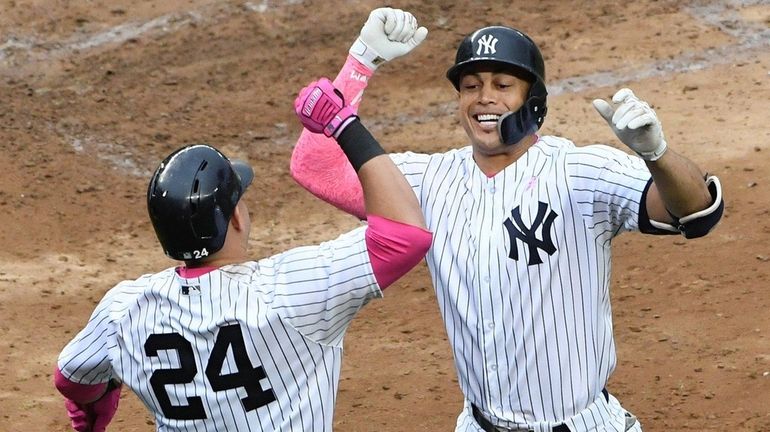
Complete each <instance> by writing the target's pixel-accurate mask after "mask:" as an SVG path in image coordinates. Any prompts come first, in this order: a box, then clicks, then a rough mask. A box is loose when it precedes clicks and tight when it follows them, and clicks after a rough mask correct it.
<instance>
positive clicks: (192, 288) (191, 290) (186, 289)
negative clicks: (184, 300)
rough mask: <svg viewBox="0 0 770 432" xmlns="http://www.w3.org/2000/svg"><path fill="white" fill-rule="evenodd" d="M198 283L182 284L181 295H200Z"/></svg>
mask: <svg viewBox="0 0 770 432" xmlns="http://www.w3.org/2000/svg"><path fill="white" fill-rule="evenodd" d="M200 293H201V287H200V285H182V295H200Z"/></svg>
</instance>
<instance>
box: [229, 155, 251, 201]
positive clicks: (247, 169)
mask: <svg viewBox="0 0 770 432" xmlns="http://www.w3.org/2000/svg"><path fill="white" fill-rule="evenodd" d="M230 164H231V165H232V166H233V171H235V174H237V175H238V179H239V180H240V181H241V192H242V193H243V192H246V188H247V187H249V185H250V184H251V182H252V180H254V170H253V169H252V168H251V165H249V164H248V163H246V162H244V161H242V160H231V161H230Z"/></svg>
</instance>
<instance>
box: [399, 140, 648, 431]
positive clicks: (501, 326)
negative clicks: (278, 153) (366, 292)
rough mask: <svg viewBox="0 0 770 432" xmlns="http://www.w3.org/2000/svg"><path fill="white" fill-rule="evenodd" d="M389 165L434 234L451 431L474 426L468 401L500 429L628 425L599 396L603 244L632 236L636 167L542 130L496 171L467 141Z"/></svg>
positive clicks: (607, 328) (606, 347) (606, 305)
mask: <svg viewBox="0 0 770 432" xmlns="http://www.w3.org/2000/svg"><path fill="white" fill-rule="evenodd" d="M392 157H393V159H394V162H395V163H396V165H397V166H398V167H399V169H401V170H402V172H403V173H404V174H405V176H406V178H407V180H408V181H409V183H410V184H411V185H412V187H413V188H414V190H415V193H416V194H417V196H418V199H419V200H420V204H421V207H422V208H423V212H424V215H425V219H426V223H427V224H428V229H429V230H431V231H432V232H433V233H434V242H433V246H432V248H431V249H430V251H429V253H428V256H427V258H426V260H427V263H428V267H429V269H430V273H431V277H432V279H433V285H434V287H435V288H436V294H437V299H438V304H439V307H440V310H441V313H442V314H443V318H444V322H445V324H446V330H447V334H448V337H449V340H450V343H451V345H452V348H453V351H454V359H455V366H456V368H457V372H458V379H459V383H460V386H461V388H462V391H463V394H464V395H465V397H466V405H467V406H466V409H465V412H464V413H463V415H461V416H460V418H459V419H458V429H457V430H458V431H468V432H470V431H478V430H480V429H478V426H477V425H476V422H475V421H474V420H473V417H472V416H471V411H470V410H471V406H470V405H471V404H473V405H475V406H476V407H477V408H478V409H479V410H480V411H481V412H482V413H484V414H485V415H486V416H487V417H489V418H492V419H496V420H497V421H496V422H495V423H496V424H498V425H501V426H506V427H510V428H525V429H526V428H532V429H535V430H541V429H539V428H543V429H542V430H549V429H546V428H547V427H550V426H551V425H554V424H558V423H561V422H564V423H565V424H566V425H567V426H568V427H569V428H570V430H572V431H576V432H577V431H589V430H613V431H615V430H617V431H621V432H622V431H625V430H626V429H625V424H626V423H625V422H626V419H625V411H624V410H623V409H622V408H621V407H620V405H619V404H618V403H617V401H616V400H615V399H614V398H612V396H610V395H608V394H606V393H603V392H602V390H603V388H604V385H605V384H606V382H607V379H608V377H609V376H610V374H611V373H612V371H613V369H614V368H615V361H616V356H615V344H614V341H613V337H612V312H611V307H610V295H609V283H610V270H611V266H610V258H611V248H610V244H611V242H612V239H613V238H614V237H615V236H617V235H618V234H620V233H621V232H623V231H632V230H638V229H639V213H640V208H639V207H640V206H639V203H640V202H644V195H645V191H646V190H647V187H648V185H649V184H650V178H651V177H650V173H649V171H648V170H647V168H646V167H645V165H644V163H643V161H642V160H641V159H639V158H637V157H633V156H629V155H627V154H625V153H623V152H621V151H619V150H615V149H612V148H610V147H606V146H589V147H575V146H574V145H573V144H572V143H571V142H569V141H567V140H565V139H562V138H557V137H552V136H544V137H540V138H539V140H538V141H537V143H536V144H535V145H534V146H532V147H531V148H530V149H529V150H528V151H527V153H525V154H524V155H523V156H522V157H521V158H520V159H518V160H517V161H516V162H515V163H513V164H511V165H509V166H508V167H507V168H506V169H505V170H503V171H502V172H500V173H498V174H496V175H495V176H494V177H487V176H486V175H485V174H484V173H483V172H482V171H481V170H480V169H479V168H478V166H477V165H476V163H475V162H474V160H473V154H472V149H471V148H470V147H466V148H462V149H458V150H452V151H449V152H447V153H443V154H434V155H426V154H416V153H402V154H394V155H392ZM602 425H603V426H602ZM595 428H599V429H595ZM603 428H608V429H603Z"/></svg>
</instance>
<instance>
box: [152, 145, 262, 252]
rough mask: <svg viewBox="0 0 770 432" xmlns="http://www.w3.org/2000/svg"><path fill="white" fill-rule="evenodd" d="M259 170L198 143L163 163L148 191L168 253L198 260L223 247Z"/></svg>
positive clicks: (158, 230)
mask: <svg viewBox="0 0 770 432" xmlns="http://www.w3.org/2000/svg"><path fill="white" fill-rule="evenodd" d="M253 178H254V171H252V169H251V167H250V166H249V165H248V164H246V163H245V162H241V161H232V162H231V161H230V160H228V159H227V158H226V157H225V155H223V154H222V153H220V152H219V150H217V149H215V148H213V147H211V146H208V145H205V144H196V145H190V146H187V147H183V148H181V149H179V150H177V151H175V152H174V153H172V154H170V155H169V156H168V157H166V159H164V160H163V162H161V164H160V166H159V167H158V169H157V170H156V171H155V174H153V176H152V179H151V180H150V185H149V188H148V189H147V209H148V211H149V213H150V220H152V225H153V227H154V228H155V234H157V236H158V240H160V244H161V246H163V251H164V252H165V253H166V255H168V256H169V257H170V258H173V259H175V260H180V261H181V260H185V261H190V260H197V259H201V258H205V257H206V256H208V255H210V254H213V253H214V252H217V251H218V250H220V249H221V248H222V245H224V242H225V236H226V234H227V227H228V224H229V222H230V217H231V216H232V215H233V210H234V209H235V205H236V204H238V200H239V199H240V198H241V196H242V195H243V192H244V191H245V190H246V187H247V186H248V185H249V184H250V183H251V180H252V179H253Z"/></svg>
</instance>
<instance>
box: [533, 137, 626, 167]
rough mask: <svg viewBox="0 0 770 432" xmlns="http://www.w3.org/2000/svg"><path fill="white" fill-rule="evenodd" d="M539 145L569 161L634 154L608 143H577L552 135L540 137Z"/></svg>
mask: <svg viewBox="0 0 770 432" xmlns="http://www.w3.org/2000/svg"><path fill="white" fill-rule="evenodd" d="M538 146H539V148H540V149H542V150H543V151H545V152H550V153H552V155H554V156H560V157H563V158H565V159H567V162H568V163H581V162H584V163H592V162H598V161H600V160H605V161H609V160H626V159H628V158H630V157H632V155H630V154H628V153H626V152H624V151H622V150H620V149H617V148H615V147H611V146H608V145H606V144H587V145H577V144H575V143H574V142H572V141H570V140H568V139H566V138H562V137H557V136H551V135H548V136H543V137H540V140H539V141H538Z"/></svg>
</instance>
